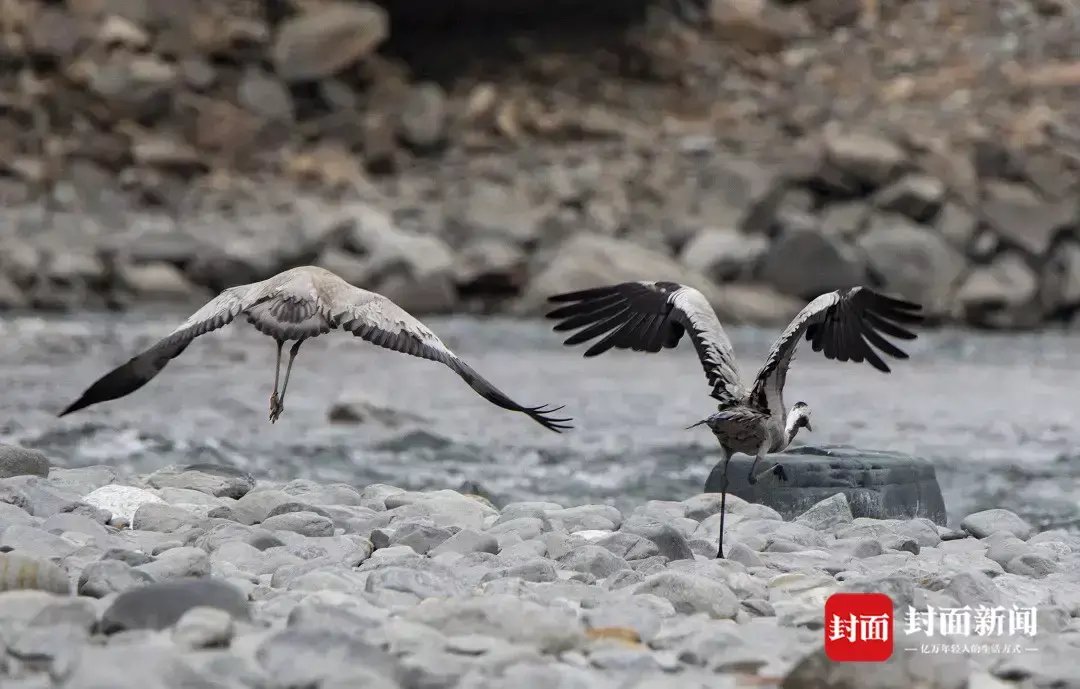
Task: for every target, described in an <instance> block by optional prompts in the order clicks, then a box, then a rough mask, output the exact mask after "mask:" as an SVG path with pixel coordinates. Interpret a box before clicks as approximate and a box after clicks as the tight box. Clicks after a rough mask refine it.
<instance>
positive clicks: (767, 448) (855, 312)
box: [547, 282, 922, 558]
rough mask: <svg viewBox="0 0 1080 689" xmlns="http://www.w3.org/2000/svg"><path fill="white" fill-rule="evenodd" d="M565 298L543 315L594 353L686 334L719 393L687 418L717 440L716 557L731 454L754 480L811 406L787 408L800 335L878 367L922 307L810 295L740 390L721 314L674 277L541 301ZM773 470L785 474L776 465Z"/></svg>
mask: <svg viewBox="0 0 1080 689" xmlns="http://www.w3.org/2000/svg"><path fill="white" fill-rule="evenodd" d="M548 300H549V301H551V302H554V303H559V304H564V305H563V306H561V307H559V308H557V309H555V310H554V311H552V312H550V313H548V314H547V317H548V318H551V319H555V320H558V321H559V323H558V324H556V325H555V330H556V331H568V330H571V331H572V330H577V332H576V333H574V334H573V335H571V336H570V337H569V338H568V339H567V340H566V341H565V342H564V343H563V344H566V345H576V344H580V343H582V342H586V341H588V340H592V339H594V338H597V337H600V336H601V335H603V338H602V339H600V340H599V341H597V342H595V343H594V344H592V345H591V346H590V347H589V348H588V349H587V350H586V351H585V356H586V357H593V356H597V355H599V354H602V353H604V352H606V351H608V350H609V349H611V348H613V347H614V348H616V349H631V350H634V351H639V352H641V351H644V352H659V351H660V350H661V349H663V348H671V347H675V346H676V345H677V344H678V343H679V340H680V339H681V338H682V335H683V333H684V332H689V334H690V340H691V342H693V343H694V348H695V349H696V350H697V354H698V358H699V359H700V360H701V364H702V366H704V368H705V378H706V380H708V383H709V386H710V387H711V388H712V393H711V395H712V397H713V398H715V399H716V400H717V401H718V404H717V410H716V412H715V413H713V414H712V415H710V416H709V417H708V418H706V419H703V420H702V421H699V422H698V423H696V424H694V425H693V426H690V427H689V428H694V427H695V426H700V425H703V424H704V425H706V426H708V427H709V429H710V430H711V431H712V432H713V435H715V436H716V439H717V440H719V441H720V450H721V456H722V461H723V463H724V467H723V474H722V477H721V482H720V485H721V489H720V492H721V497H720V505H721V512H720V514H721V517H720V545H719V551H718V552H717V555H716V556H717V557H718V558H722V557H723V556H724V517H723V514H724V509H725V508H726V502H727V486H728V476H727V470H728V462H730V461H731V456H732V455H733V454H734V453H736V452H742V453H745V454H749V455H754V461H753V462H752V463H751V466H750V475H749V479H748V480H749V481H750V483H754V482H755V481H756V480H757V475H755V474H754V471H755V469H756V467H757V463H758V462H759V461H760V460H761V459H762V458H763V457H764V456H765V455H766V454H768V453H770V452H779V451H781V450H783V449H785V448H786V447H787V446H788V445H789V444H791V441H792V440H793V439H794V438H795V434H796V433H798V432H799V429H800V428H806V429H807V430H808V431H810V430H813V429H812V428H811V426H810V407H809V406H807V405H806V403H805V402H796V403H795V404H794V405H793V406H792V407H791V409H790V410H787V412H786V413H785V408H784V395H783V392H784V380H785V379H786V377H787V371H788V366H790V365H791V360H792V357H793V356H794V355H795V349H796V347H797V346H798V344H799V341H800V340H801V339H802V338H803V337H804V336H805V338H806V340H807V341H808V342H810V343H811V346H812V348H813V350H814V351H815V352H822V353H824V354H825V356H826V357H827V358H829V359H835V360H837V361H854V362H856V363H861V362H863V361H865V362H867V363H869V364H870V365H871V366H873V367H874V368H876V369H877V370H879V371H882V372H883V373H888V372H889V367H888V365H887V364H886V363H885V362H884V361H883V360H882V358H881V356H880V355H879V354H878V352H877V351H875V349H874V348H875V347H876V348H877V349H878V350H880V351H881V352H882V353H884V354H887V355H889V356H892V357H895V358H897V359H906V358H907V354H906V353H904V352H903V351H901V350H900V349H899V348H897V347H896V345H894V344H893V343H891V342H890V341H889V340H887V339H885V337H884V336H885V335H888V336H891V337H895V338H898V339H901V340H912V339H915V334H914V333H912V332H911V331H910V330H907V329H906V328H904V327H902V326H901V325H898V324H900V323H904V324H912V323H918V322H921V321H922V316H921V315H920V314H918V313H917V312H918V311H920V310H921V308H922V307H921V306H920V305H918V304H914V303H912V302H909V301H904V300H902V299H895V298H893V297H888V296H885V295H883V294H879V293H878V292H875V291H874V290H872V289H869V288H867V287H852V288H851V289H846V290H837V291H835V292H829V293H827V294H822V295H821V296H819V297H817V298H816V299H814V300H813V301H811V302H810V303H809V304H807V305H806V307H805V308H804V309H803V310H802V311H800V312H799V314H798V315H797V316H795V318H794V319H793V320H792V321H791V323H790V324H789V325H788V326H787V328H785V329H784V332H783V333H781V335H780V337H779V338H777V340H776V342H775V343H774V344H773V346H772V349H771V350H770V352H769V355H768V357H766V359H765V364H764V365H763V366H762V367H761V370H760V371H758V374H757V377H756V378H755V379H754V382H753V384H752V385H751V386H750V387H749V388H747V387H746V386H744V385H743V383H742V381H741V380H740V378H739V372H738V369H737V368H736V364H735V354H734V352H733V351H732V347H731V342H730V340H728V337H727V334H726V333H725V332H724V328H723V327H722V326H721V325H720V320H719V319H718V318H717V316H716V312H715V311H713V308H712V306H710V305H709V302H708V300H707V299H706V298H705V296H704V295H703V294H702V293H701V292H699V291H698V290H696V289H694V288H693V287H687V286H685V285H680V284H678V283H676V282H624V283H622V284H618V285H610V286H607V287H597V288H595V289H587V290H583V291H579V292H568V293H566V294H559V295H555V296H552V297H549V299H548ZM770 471H772V472H774V473H775V474H776V475H777V476H779V477H780V478H781V480H786V476H785V475H784V470H783V466H782V465H779V464H777V465H776V466H774V467H773V468H772V469H771V470H770Z"/></svg>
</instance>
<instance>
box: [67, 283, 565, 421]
mask: <svg viewBox="0 0 1080 689" xmlns="http://www.w3.org/2000/svg"><path fill="white" fill-rule="evenodd" d="M240 315H244V316H245V317H246V318H247V320H248V322H249V323H251V324H252V325H253V326H254V327H255V328H256V330H258V331H259V332H261V333H263V334H265V335H268V336H270V337H272V338H274V340H275V341H276V342H277V344H278V368H279V369H280V363H281V347H282V345H283V343H284V342H286V341H289V340H295V341H296V343H295V344H294V346H293V347H292V350H291V352H290V358H289V368H288V369H287V371H286V374H285V384H284V386H283V388H282V390H281V398H280V399H279V398H278V396H277V395H278V391H277V371H275V381H274V383H275V385H274V394H273V395H272V396H271V421H275V420H276V418H277V416H278V415H280V413H281V404H280V402H281V400H283V399H284V393H285V387H287V386H288V379H289V372H290V371H291V368H292V360H293V358H294V357H295V356H296V353H297V351H298V350H299V347H300V344H301V343H302V342H303V341H304V340H306V339H309V338H312V337H317V336H319V335H322V334H325V333H328V332H330V331H331V330H335V329H338V328H340V329H343V330H346V331H348V332H351V333H352V334H353V335H355V336H357V337H360V338H363V339H364V340H367V341H368V342H370V343H372V344H375V345H378V346H380V347H384V348H386V349H391V350H394V351H397V352H401V353H403V354H409V355H411V356H415V357H420V358H423V359H428V360H431V361H437V362H439V363H442V364H444V365H446V366H447V367H449V368H450V369H451V370H452V371H454V372H455V373H457V374H458V375H459V376H460V377H461V378H462V379H464V380H465V382H466V383H468V385H469V386H470V387H472V389H473V390H475V391H476V392H477V393H479V394H480V395H481V396H483V397H484V398H485V399H487V400H488V401H489V402H491V403H492V404H495V405H497V406H499V407H502V408H503V409H508V410H510V411H517V412H522V413H524V414H526V415H528V416H529V417H530V418H532V419H533V420H534V421H536V422H537V423H539V424H541V425H542V426H544V427H545V428H547V429H549V430H552V431H555V432H560V431H562V430H565V429H567V428H571V426H569V425H568V424H567V422H568V421H570V419H568V418H552V417H551V416H550V415H551V414H552V413H553V412H555V411H558V409H561V407H557V408H550V407H546V406H540V407H523V406H521V405H519V404H518V403H516V402H514V401H513V400H512V399H510V398H509V397H507V396H506V395H505V394H504V393H503V392H502V391H500V390H499V389H498V388H496V387H495V386H493V385H492V384H491V383H489V382H488V381H487V380H485V379H484V378H483V377H481V376H480V375H479V374H478V373H477V372H476V371H474V370H473V369H472V368H470V367H469V365H468V364H466V363H465V362H464V361H463V360H462V359H460V358H459V357H458V356H457V355H456V354H454V353H453V352H452V351H450V349H449V348H448V347H447V346H446V345H445V344H443V342H442V341H441V340H440V339H439V338H438V337H437V336H436V335H435V334H434V333H433V332H432V331H431V330H429V329H428V328H427V327H426V326H425V325H424V324H423V323H421V322H420V321H418V320H417V319H416V318H414V317H413V316H411V315H410V314H409V313H408V312H406V311H405V310H404V309H402V308H401V307H400V306H398V305H397V304H395V303H393V302H392V301H390V300H389V299H387V298H386V297H384V296H382V295H380V294H376V293H375V292H369V291H367V290H364V289H360V288H359V287H355V286H353V285H350V284H349V283H347V282H345V281H344V280H342V279H341V278H340V277H338V276H337V275H335V274H333V273H331V272H330V271H328V270H325V269H322V268H317V267H314V266H303V267H300V268H293V269H291V270H287V271H284V272H282V273H279V274H277V275H275V276H273V277H271V278H269V279H267V280H264V281H262V282H255V283H251V284H248V285H238V286H236V287H229V288H227V289H225V290H224V291H222V292H221V294H219V295H218V296H217V297H215V298H214V299H212V300H211V301H210V302H208V303H207V304H206V305H205V306H203V307H202V308H201V309H199V310H198V311H196V312H195V313H194V314H192V316H191V317H190V318H188V319H187V320H186V321H185V322H184V323H183V324H181V325H180V326H179V327H178V328H176V330H174V331H173V332H172V333H170V334H169V335H167V336H165V337H164V338H162V339H161V340H159V341H158V342H157V343H156V344H154V345H153V346H151V347H150V348H149V349H147V350H146V351H144V352H142V353H141V354H138V355H136V356H135V357H133V358H132V359H130V360H129V361H128V362H126V363H125V364H123V365H121V366H119V367H117V368H116V369H114V370H112V371H110V372H109V373H106V374H105V375H104V376H102V377H101V378H100V379H98V380H97V381H96V382H94V383H93V384H92V385H91V386H90V387H89V388H87V390H86V391H85V392H84V393H83V394H82V396H81V397H79V399H78V400H76V401H75V402H73V403H72V404H71V405H70V406H68V407H67V408H66V409H65V410H64V411H63V412H61V413H60V416H64V415H66V414H70V413H72V412H74V411H78V410H79V409H83V408H85V407H87V406H90V405H91V404H97V403H99V402H104V401H107V400H113V399H117V398H119V397H123V396H124V395H128V394H130V393H132V392H135V391H136V390H138V389H139V388H141V387H142V386H144V385H146V384H147V383H148V382H150V380H152V379H153V378H154V376H156V375H157V374H158V373H160V372H161V370H162V369H164V368H165V365H166V364H168V362H169V361H170V360H171V359H174V358H176V357H177V356H179V355H180V354H181V353H182V352H183V351H184V350H185V349H186V348H187V346H188V345H189V344H191V342H192V341H193V340H194V339H195V338H196V337H199V336H200V335H204V334H206V333H208V332H211V331H214V330H217V329H218V328H221V327H224V326H226V325H228V324H229V323H231V322H232V321H233V320H234V319H236V318H237V317H238V316H240ZM275 406H276V407H277V410H276V412H275Z"/></svg>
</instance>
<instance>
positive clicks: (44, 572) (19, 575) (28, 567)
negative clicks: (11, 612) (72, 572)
mask: <svg viewBox="0 0 1080 689" xmlns="http://www.w3.org/2000/svg"><path fill="white" fill-rule="evenodd" d="M17 589H36V590H38V591H49V592H51V593H69V592H70V590H71V582H70V581H68V576H67V573H66V572H64V570H62V569H60V568H59V567H58V566H56V565H55V564H53V563H52V562H49V561H48V560H46V559H44V558H40V557H30V556H28V555H21V554H19V553H14V552H13V553H0V591H14V590H17Z"/></svg>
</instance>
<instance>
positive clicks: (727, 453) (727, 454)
mask: <svg viewBox="0 0 1080 689" xmlns="http://www.w3.org/2000/svg"><path fill="white" fill-rule="evenodd" d="M720 452H721V453H723V456H724V470H723V471H724V473H722V474H721V475H720V544H719V546H717V549H716V559H717V560H723V559H724V516H725V514H726V513H727V487H728V475H727V470H728V463H729V462H731V450H729V449H728V448H727V447H726V446H724V445H721V446H720Z"/></svg>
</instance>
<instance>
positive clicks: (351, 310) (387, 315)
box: [331, 282, 573, 433]
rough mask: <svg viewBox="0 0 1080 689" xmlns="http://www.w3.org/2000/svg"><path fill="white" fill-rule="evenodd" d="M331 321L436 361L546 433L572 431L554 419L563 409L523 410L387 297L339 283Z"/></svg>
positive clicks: (564, 422)
mask: <svg viewBox="0 0 1080 689" xmlns="http://www.w3.org/2000/svg"><path fill="white" fill-rule="evenodd" d="M332 302H333V304H332V306H331V311H332V313H331V319H332V321H333V322H334V323H335V324H336V325H338V326H340V327H341V328H343V329H345V330H348V331H349V332H351V333H352V334H353V335H356V336H357V337H362V338H364V339H365V340H367V341H368V342H370V343H372V344H375V345H378V346H380V347H385V348H386V349H392V350H394V351H395V352H401V353H402V354H409V355H411V356H415V357H420V358H422V359H429V360H431V361H438V362H439V363H442V364H445V365H446V366H448V367H449V368H450V370H452V371H453V372H454V373H456V374H458V375H459V376H461V378H462V379H463V380H464V381H465V382H466V383H468V384H469V387H471V388H472V389H473V390H475V391H476V392H477V393H479V394H480V395H481V396H482V397H483V398H484V399H486V400H487V401H489V402H491V403H492V404H494V405H496V406H499V407H502V408H503V409H508V410H510V411H516V412H521V413H523V414H526V415H528V417H529V418H531V419H532V420H533V421H535V422H537V423H538V424H540V425H541V426H543V427H544V428H547V429H548V430H551V431H555V432H556V433H561V432H562V431H564V430H566V429H569V428H573V426H571V425H569V423H567V422H569V421H571V419H570V418H553V417H552V416H551V414H553V413H554V412H557V411H559V410H560V409H562V407H550V406H547V405H543V406H539V407H523V406H521V405H520V404H518V403H517V402H515V401H514V400H512V399H510V398H509V397H507V396H506V394H505V393H503V392H502V391H501V390H499V389H498V388H496V387H495V386H494V385H492V384H491V383H489V382H488V381H487V380H485V379H484V378H483V377H482V376H481V375H480V374H479V373H477V372H476V371H474V370H473V369H472V368H471V367H470V366H469V365H468V364H466V363H465V362H464V361H462V360H461V359H460V358H458V356H457V355H456V354H454V353H453V352H452V351H450V349H449V348H448V347H447V346H446V345H444V344H443V343H442V341H441V340H440V339H439V338H438V337H437V336H436V335H435V333H433V332H431V331H430V330H429V329H428V328H427V326H425V325H424V324H423V323H421V322H420V321H418V320H417V319H416V318H414V317H413V316H412V315H410V314H409V313H408V312H407V311H405V309H403V308H401V307H400V306H398V305H397V304H395V303H394V302H392V301H390V300H389V299H387V298H386V297H384V296H382V295H380V294H376V293H374V292H368V291H367V290H363V289H360V288H358V287H354V286H352V285H350V284H348V283H346V282H342V283H341V284H340V286H339V287H338V288H337V292H336V294H335V295H334V299H333V300H332Z"/></svg>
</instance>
